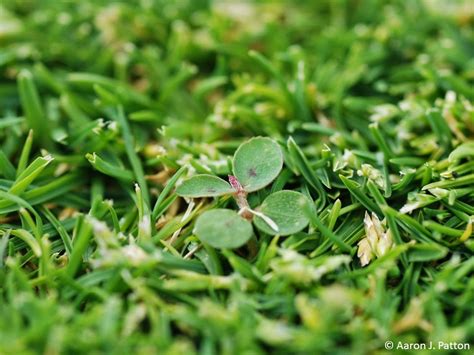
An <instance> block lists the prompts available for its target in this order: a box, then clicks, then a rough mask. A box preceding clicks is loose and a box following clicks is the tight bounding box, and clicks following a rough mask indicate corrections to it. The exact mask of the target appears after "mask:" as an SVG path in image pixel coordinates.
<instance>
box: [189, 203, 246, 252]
mask: <svg viewBox="0 0 474 355" xmlns="http://www.w3.org/2000/svg"><path fill="white" fill-rule="evenodd" d="M194 233H195V234H196V235H197V236H198V238H199V239H200V240H201V241H203V242H204V243H207V244H209V245H210V246H212V247H214V248H220V249H223V248H228V249H233V248H238V247H240V246H242V245H244V244H245V243H246V242H247V241H248V240H249V239H250V238H251V237H252V234H253V231H252V224H251V223H250V222H249V221H247V220H246V219H244V218H242V217H240V216H239V215H238V214H237V212H235V211H232V210H227V209H215V210H210V211H206V212H204V213H203V214H202V215H200V216H199V217H198V219H197V221H196V225H195V227H194Z"/></svg>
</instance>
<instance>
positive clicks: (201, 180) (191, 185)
mask: <svg viewBox="0 0 474 355" xmlns="http://www.w3.org/2000/svg"><path fill="white" fill-rule="evenodd" d="M232 192H234V189H233V188H232V186H230V184H229V183H228V182H227V181H225V180H222V179H221V178H219V177H217V176H214V175H207V174H201V175H195V176H193V177H191V178H190V179H188V180H185V181H184V182H183V183H182V184H181V185H179V186H178V187H177V188H176V193H177V194H178V195H179V196H183V197H214V196H221V195H225V194H230V193H232Z"/></svg>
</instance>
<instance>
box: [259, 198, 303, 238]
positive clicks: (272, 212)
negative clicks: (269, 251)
mask: <svg viewBox="0 0 474 355" xmlns="http://www.w3.org/2000/svg"><path fill="white" fill-rule="evenodd" d="M307 203H309V201H308V199H307V198H306V196H304V195H303V194H301V193H299V192H296V191H288V190H283V191H278V192H275V193H273V194H271V195H270V196H268V197H267V198H266V199H265V200H264V201H263V203H262V205H261V206H260V208H259V209H258V211H259V212H261V213H263V214H264V215H265V216H267V217H269V218H270V219H271V220H272V221H273V222H275V223H276V225H277V226H278V231H276V230H274V229H273V228H272V227H271V226H270V225H269V224H268V223H267V222H265V221H264V220H263V219H262V218H260V217H258V216H256V217H255V219H254V224H255V226H256V227H257V228H258V229H260V230H261V231H263V232H265V233H268V234H271V235H276V234H279V235H290V234H293V233H296V232H299V231H300V230H302V229H303V228H305V227H306V226H307V225H308V223H309V220H308V218H307V217H306V215H305V213H304V209H303V207H304V205H305V204H307Z"/></svg>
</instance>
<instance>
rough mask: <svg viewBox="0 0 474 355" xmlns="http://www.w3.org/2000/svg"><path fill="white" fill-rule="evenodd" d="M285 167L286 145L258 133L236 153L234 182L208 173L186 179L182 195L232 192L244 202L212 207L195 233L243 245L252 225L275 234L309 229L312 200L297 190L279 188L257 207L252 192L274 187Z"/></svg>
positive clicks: (214, 242)
mask: <svg viewBox="0 0 474 355" xmlns="http://www.w3.org/2000/svg"><path fill="white" fill-rule="evenodd" d="M282 167H283V154H282V151H281V148H280V146H279V145H278V144H277V143H276V142H275V141H274V140H272V139H270V138H266V137H256V138H252V139H250V140H249V141H247V142H245V143H243V144H241V145H240V147H239V148H238V149H237V151H236V152H235V154H234V158H233V174H234V175H229V183H228V182H226V181H225V180H223V179H221V178H219V177H217V176H214V175H207V174H200V175H196V176H193V177H191V178H190V179H188V180H186V181H184V182H183V183H182V184H181V185H180V186H179V187H178V188H177V189H176V193H177V194H178V195H179V196H182V197H189V198H197V197H218V196H223V195H232V196H233V197H234V199H235V201H236V203H237V206H238V207H239V211H238V212H235V211H233V210H228V209H215V210H211V211H206V212H204V213H203V214H202V215H200V216H199V217H198V219H197V220H196V226H195V230H194V231H195V234H196V235H197V236H198V237H199V239H201V241H203V242H205V243H208V244H209V245H211V246H213V247H216V248H237V247H240V246H242V245H243V244H245V243H246V242H247V241H248V240H249V239H250V238H251V237H252V235H253V231H252V226H251V223H250V222H253V223H254V224H255V226H256V227H257V228H258V229H259V230H261V231H262V232H265V233H268V234H271V235H277V234H278V235H283V236H284V235H290V234H293V233H296V232H299V231H300V230H302V229H303V228H305V227H306V226H307V225H308V223H309V221H308V218H307V217H306V215H305V212H304V209H303V207H304V205H305V204H308V203H309V201H308V199H307V198H306V197H305V196H304V195H303V194H301V193H299V192H296V191H288V190H283V191H278V192H275V193H273V194H270V195H269V196H268V197H267V198H266V199H265V200H264V201H263V203H262V204H261V205H260V206H259V207H257V208H255V209H252V208H251V207H250V206H249V203H248V201H247V194H248V193H251V192H255V191H258V190H260V189H263V188H264V187H266V186H268V185H269V184H270V183H271V182H272V181H273V180H275V179H276V177H277V176H278V174H279V173H280V171H281V169H282Z"/></svg>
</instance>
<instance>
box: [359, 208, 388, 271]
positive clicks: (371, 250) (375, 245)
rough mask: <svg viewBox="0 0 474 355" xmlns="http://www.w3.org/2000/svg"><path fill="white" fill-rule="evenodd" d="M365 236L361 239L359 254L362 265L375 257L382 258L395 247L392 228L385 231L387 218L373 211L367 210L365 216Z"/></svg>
mask: <svg viewBox="0 0 474 355" xmlns="http://www.w3.org/2000/svg"><path fill="white" fill-rule="evenodd" d="M364 227H365V235H366V236H365V238H364V239H362V240H361V241H359V243H358V246H359V249H358V250H357V256H358V257H359V259H360V263H361V265H362V266H365V265H368V264H369V263H370V261H371V260H372V259H373V258H374V257H377V258H380V257H381V256H383V255H385V254H386V253H387V252H388V251H389V250H390V249H391V248H392V247H393V238H392V232H391V230H390V228H388V229H387V230H386V231H385V220H384V221H382V222H381V221H380V219H379V218H378V217H377V215H375V214H374V213H372V216H370V215H369V214H368V213H367V212H365V217H364Z"/></svg>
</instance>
